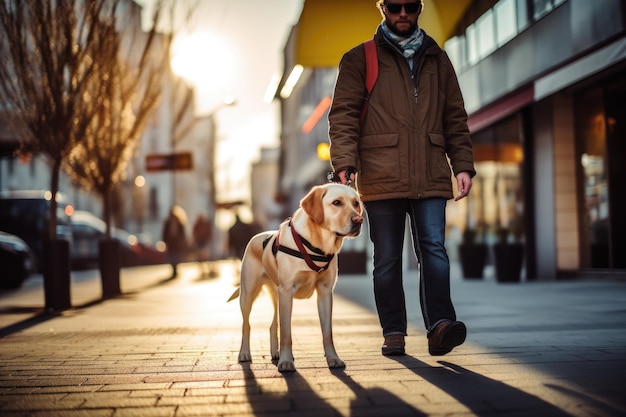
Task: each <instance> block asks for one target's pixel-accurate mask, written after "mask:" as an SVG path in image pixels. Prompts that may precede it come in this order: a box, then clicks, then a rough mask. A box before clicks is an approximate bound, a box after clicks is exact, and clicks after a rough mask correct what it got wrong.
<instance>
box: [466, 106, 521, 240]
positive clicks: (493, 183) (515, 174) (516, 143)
mask: <svg viewBox="0 0 626 417" xmlns="http://www.w3.org/2000/svg"><path fill="white" fill-rule="evenodd" d="M520 118H521V115H519V114H515V115H513V116H510V117H508V118H507V119H505V120H503V121H501V122H498V123H496V124H495V125H493V126H491V127H489V128H487V129H484V130H482V131H480V132H477V133H475V134H473V135H472V141H473V144H474V158H475V160H476V171H477V173H478V174H477V176H476V178H475V180H474V183H475V189H472V196H471V199H473V200H475V199H478V200H479V201H474V204H473V207H472V209H473V210H472V211H468V222H467V223H468V225H469V226H470V227H477V228H480V229H481V230H479V234H482V235H484V238H485V239H484V240H485V241H486V242H488V243H495V242H496V241H499V240H500V241H505V242H523V241H524V233H523V230H524V228H523V224H524V215H523V214H524V198H523V187H522V163H523V160H524V155H523V150H522V141H521V127H520V126H521V123H520Z"/></svg>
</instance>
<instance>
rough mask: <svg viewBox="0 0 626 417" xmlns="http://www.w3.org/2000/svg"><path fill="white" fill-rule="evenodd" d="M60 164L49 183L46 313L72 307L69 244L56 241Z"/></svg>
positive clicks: (43, 266)
mask: <svg viewBox="0 0 626 417" xmlns="http://www.w3.org/2000/svg"><path fill="white" fill-rule="evenodd" d="M60 165H61V164H60V162H59V161H55V162H54V164H53V169H52V179H51V181H50V192H51V193H52V199H51V200H50V213H49V217H50V221H49V222H48V224H49V229H48V236H47V238H46V239H45V240H44V245H43V258H42V259H41V260H40V261H41V262H42V263H43V264H42V271H43V286H44V299H45V304H46V310H47V311H61V310H66V309H68V308H71V307H72V303H71V298H70V249H69V247H70V243H69V242H68V241H66V240H57V233H56V230H57V207H58V205H57V201H56V195H57V192H58V191H59V173H60Z"/></svg>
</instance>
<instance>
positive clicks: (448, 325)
mask: <svg viewBox="0 0 626 417" xmlns="http://www.w3.org/2000/svg"><path fill="white" fill-rule="evenodd" d="M466 336H467V328H466V327H465V324H463V322H460V321H451V320H446V321H442V322H441V323H439V324H438V325H437V326H436V327H435V328H434V329H433V330H431V331H430V333H428V353H430V354H431V355H432V356H442V355H445V354H446V353H450V352H451V351H452V349H453V348H455V347H456V346H459V345H460V344H462V343H463V342H465V337H466Z"/></svg>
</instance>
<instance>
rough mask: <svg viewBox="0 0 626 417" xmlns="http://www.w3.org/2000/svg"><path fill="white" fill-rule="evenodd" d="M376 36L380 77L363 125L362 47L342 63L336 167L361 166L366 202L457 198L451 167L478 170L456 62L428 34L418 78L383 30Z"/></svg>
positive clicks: (334, 117) (332, 122)
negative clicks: (361, 121) (411, 71)
mask: <svg viewBox="0 0 626 417" xmlns="http://www.w3.org/2000/svg"><path fill="white" fill-rule="evenodd" d="M374 39H375V40H376V43H377V51H378V79H377V81H376V85H375V86H374V89H373V91H372V94H371V97H370V100H369V104H368V109H367V115H366V118H365V121H364V123H363V126H362V127H361V126H360V122H359V119H360V115H361V109H362V106H363V101H364V97H365V96H366V93H367V92H366V89H365V53H364V48H363V46H362V45H359V46H357V47H355V48H353V49H351V50H350V51H348V52H347V53H346V54H345V55H344V56H343V58H342V59H341V63H340V65H339V74H338V76H337V83H336V86H335V92H334V96H333V103H332V106H331V109H330V112H329V116H328V120H329V126H330V129H329V134H330V142H331V147H330V156H331V164H332V167H333V169H334V170H335V171H336V172H338V171H342V170H344V169H346V168H348V167H355V168H356V169H357V171H358V175H357V186H358V189H359V192H360V193H362V195H363V200H364V201H371V200H382V199H391V198H428V197H443V198H453V193H452V181H451V173H450V169H451V168H452V172H453V173H454V175H456V174H458V173H459V172H463V171H467V172H469V173H470V175H471V176H474V175H475V174H476V171H475V170H474V160H473V155H472V143H471V139H470V134H469V129H468V127H467V113H466V111H465V107H464V103H463V97H462V95H461V90H460V88H459V84H458V80H457V78H456V74H455V72H454V68H453V67H452V64H451V62H450V60H449V59H448V56H447V55H446V53H445V52H444V51H443V50H442V49H441V48H440V47H439V46H437V44H436V43H435V41H434V40H432V38H430V37H429V36H427V35H426V36H425V37H424V43H423V46H422V48H420V50H419V51H418V52H417V53H416V60H417V63H416V64H415V65H414V73H415V72H416V75H414V77H412V76H411V73H410V71H409V66H408V63H407V61H406V58H404V56H402V54H401V53H400V52H399V51H398V50H397V49H396V48H395V47H394V46H392V45H391V44H390V43H389V42H388V41H387V40H386V39H385V38H384V37H383V35H382V33H381V29H380V28H379V29H378V32H377V33H376V35H375V36H374ZM414 80H416V81H417V83H415V82H414ZM415 86H416V88H414V87H415ZM447 158H449V160H450V164H449V163H448V159H447ZM450 165H451V166H450Z"/></svg>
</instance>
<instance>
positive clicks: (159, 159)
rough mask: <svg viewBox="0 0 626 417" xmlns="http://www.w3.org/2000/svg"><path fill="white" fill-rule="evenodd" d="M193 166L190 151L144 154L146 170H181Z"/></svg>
mask: <svg viewBox="0 0 626 417" xmlns="http://www.w3.org/2000/svg"><path fill="white" fill-rule="evenodd" d="M192 168H193V158H192V155H191V152H180V153H171V154H151V155H146V171H148V172H156V171H182V170H190V169H192Z"/></svg>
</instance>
